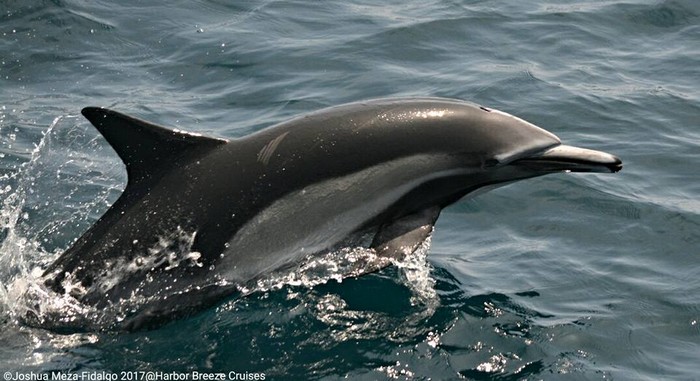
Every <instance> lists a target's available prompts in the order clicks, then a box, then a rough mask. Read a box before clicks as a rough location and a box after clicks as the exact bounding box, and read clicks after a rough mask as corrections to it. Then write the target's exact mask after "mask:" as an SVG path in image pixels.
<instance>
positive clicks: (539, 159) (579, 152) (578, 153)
mask: <svg viewBox="0 0 700 381" xmlns="http://www.w3.org/2000/svg"><path fill="white" fill-rule="evenodd" d="M514 164H517V165H522V166H526V167H530V168H533V169H537V170H542V171H552V172H558V171H570V172H608V173H615V172H619V171H620V170H622V160H620V158H618V157H617V156H615V155H611V154H609V153H606V152H601V151H595V150H591V149H587V148H579V147H572V146H567V145H558V146H556V147H552V148H549V149H547V150H545V151H543V152H540V153H537V154H535V155H532V156H528V157H525V158H522V159H519V160H516V161H515V162H514Z"/></svg>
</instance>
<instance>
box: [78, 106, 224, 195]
mask: <svg viewBox="0 0 700 381" xmlns="http://www.w3.org/2000/svg"><path fill="white" fill-rule="evenodd" d="M82 114H83V115H84V116H85V117H86V118H87V119H88V120H89V121H90V122H91V123H92V124H93V125H94V126H95V128H97V130H98V131H100V134H102V136H104V138H105V139H106V140H107V142H108V143H109V144H110V145H111V146H112V148H113V149H114V150H115V151H116V152H117V155H119V157H120V158H121V159H122V161H123V162H124V164H125V165H126V170H127V173H128V175H129V183H133V182H138V181H142V180H146V179H149V178H152V177H153V176H154V174H155V173H161V172H162V170H163V168H165V165H172V164H171V163H173V162H176V161H178V160H179V159H180V158H183V157H185V156H187V155H190V154H196V153H197V152H202V151H205V150H208V149H212V148H214V147H217V146H219V145H221V144H225V143H226V142H227V141H226V140H224V139H217V138H210V137H206V136H201V135H198V134H193V133H187V132H183V131H179V130H171V129H168V128H165V127H161V126H158V125H155V124H152V123H148V122H146V121H143V120H140V119H136V118H134V117H131V116H128V115H124V114H121V113H118V112H116V111H112V110H109V109H106V108H99V107H86V108H84V109H83V110H82Z"/></svg>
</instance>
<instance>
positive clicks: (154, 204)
mask: <svg viewBox="0 0 700 381" xmlns="http://www.w3.org/2000/svg"><path fill="white" fill-rule="evenodd" d="M82 114H83V115H84V116H85V117H86V118H87V119H88V120H89V121H90V122H91V123H92V124H93V125H94V126H95V128H97V130H98V131H99V132H100V133H101V134H102V136H104V138H105V139H106V140H107V142H108V143H109V144H110V145H111V146H112V148H113V149H114V150H115V151H116V153H117V154H118V155H119V157H120V158H121V160H122V161H123V162H124V164H125V166H126V171H127V174H128V182H127V185H126V188H125V189H124V191H123V193H122V195H121V196H120V197H119V198H118V200H117V201H116V202H115V203H114V204H113V205H112V206H111V207H110V208H109V209H108V210H107V212H106V213H105V214H104V215H103V216H102V217H101V218H100V219H99V220H98V221H97V222H96V223H95V224H94V225H93V226H92V227H91V228H89V230H87V232H85V233H84V234H83V235H82V236H81V237H80V238H78V239H77V241H76V242H75V243H74V244H73V245H72V246H71V247H70V248H68V249H67V250H66V251H65V252H64V253H63V254H62V255H61V256H60V257H59V258H58V259H57V260H56V261H55V262H53V263H52V264H51V265H50V266H49V267H48V268H47V269H46V270H45V272H44V274H43V279H44V283H45V285H46V286H48V287H49V288H50V289H52V290H53V291H55V292H58V293H61V294H70V295H72V296H73V297H75V298H77V299H78V300H79V301H80V302H81V303H83V304H85V305H88V306H93V307H94V308H97V309H104V308H109V307H110V306H115V305H118V304H119V303H123V302H128V301H140V302H135V303H134V305H136V306H137V307H135V308H133V309H132V310H129V311H128V313H126V316H125V318H124V319H123V321H122V322H121V323H120V324H121V325H119V326H118V328H119V329H124V330H135V329H144V328H152V327H156V326H158V325H160V324H162V323H164V322H167V321H169V320H172V319H175V318H178V317H181V316H185V315H188V314H192V313H194V312H197V311H199V310H202V309H204V308H206V307H208V306H211V305H214V304H215V303H217V302H219V301H221V300H222V299H223V298H225V297H228V296H230V295H232V294H234V293H235V292H236V290H237V289H238V288H237V287H239V286H241V285H246V284H250V283H251V282H254V281H256V280H258V279H260V278H261V277H262V276H263V275H264V274H267V273H269V272H272V271H275V270H280V269H284V268H286V267H290V266H292V265H293V264H294V263H298V262H299V261H300V260H301V259H303V258H305V257H307V256H308V255H313V254H315V253H321V252H323V251H327V250H329V249H332V248H336V247H342V245H344V244H346V243H347V242H350V240H352V239H353V238H354V237H358V236H359V235H360V234H369V236H370V238H371V242H369V241H368V245H369V247H370V248H373V249H374V250H376V252H377V254H378V255H379V256H383V257H388V258H403V257H405V256H406V255H411V253H413V252H414V251H415V250H416V248H417V247H419V246H420V244H421V243H422V242H423V241H424V240H425V239H426V238H427V237H428V235H429V234H430V232H431V231H432V228H433V225H434V224H435V221H436V220H437V218H438V216H439V214H440V211H441V210H442V209H443V208H445V207H447V206H448V205H450V204H453V203H455V202H456V201H458V200H460V199H461V198H463V197H465V196H470V195H474V194H476V193H478V192H480V191H484V190H487V189H491V188H494V187H497V186H501V185H504V184H507V183H510V182H513V181H517V180H522V179H527V178H532V177H536V176H541V175H546V174H550V173H556V172H608V173H612V172H617V171H619V170H620V169H621V168H622V162H621V161H620V159H618V158H617V157H615V156H613V155H611V154H608V153H604V152H599V151H594V150H589V149H583V148H577V147H572V146H567V145H563V144H561V141H560V140H559V139H558V138H557V137H556V136H555V135H553V134H552V133H550V132H547V131H545V130H544V129H542V128H540V127H537V126H535V125H534V124H531V123H529V122H527V121H525V120H523V119H520V118H517V117H515V116H512V115H510V114H507V113H505V112H501V111H498V110H495V109H491V108H487V107H483V106H479V105H477V104H473V103H469V102H465V101H461V100H455V99H444V98H389V99H377V100H370V101H365V102H357V103H350V104H346V105H341V106H336V107H330V108H326V109H323V110H320V111H316V112H312V113H310V114H306V115H303V116H300V117H297V118H295V119H292V120H289V121H287V122H283V123H280V124H277V125H274V126H272V127H269V128H266V129H263V130H261V131H259V132H256V133H253V134H251V135H248V136H244V137H242V138H237V139H221V138H213V137H206V136H202V135H200V134H195V133H190V132H185V131H181V130H174V129H168V128H165V127H161V126H158V125H155V124H152V123H149V122H146V121H143V120H140V119H137V118H134V117H131V116H127V115H124V114H121V113H119V112H116V111H112V110H108V109H105V108H97V107H87V108H85V109H83V110H82Z"/></svg>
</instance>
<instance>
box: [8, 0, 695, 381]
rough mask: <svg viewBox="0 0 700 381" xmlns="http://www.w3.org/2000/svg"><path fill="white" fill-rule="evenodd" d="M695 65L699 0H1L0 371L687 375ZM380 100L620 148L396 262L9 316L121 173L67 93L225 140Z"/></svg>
mask: <svg viewBox="0 0 700 381" xmlns="http://www.w3.org/2000/svg"><path fill="white" fill-rule="evenodd" d="M698 68H700V3H699V2H697V1H696V0H677V1H660V0H653V1H652V0H627V1H605V0H600V1H587V2H582V1H565V0H552V1H527V2H526V1H515V0H510V1H499V2H495V1H456V0H433V1H413V0H408V1H383V2H369V1H366V0H361V1H336V0H330V1H324V2H309V1H237V2H234V1H230V2H229V1H222V0H211V1H209V0H198V1H136V0H124V1H119V2H116V1H114V2H108V1H91V2H85V1H78V0H53V1H39V0H23V1H15V0H6V1H2V2H0V314H1V315H0V316H1V317H0V371H2V372H3V374H4V373H5V372H7V371H9V372H11V374H12V375H13V376H17V375H19V376H26V375H32V374H47V372H51V371H55V372H58V373H57V374H78V372H83V371H85V372H88V373H87V374H93V375H95V374H103V373H99V372H110V373H111V372H114V373H117V374H118V375H120V376H122V375H123V376H124V377H123V378H122V379H124V380H126V381H132V380H131V379H126V378H125V377H127V376H128V375H129V374H131V373H126V374H121V372H134V371H154V372H183V373H182V374H187V375H189V376H190V377H191V376H192V374H194V373H192V372H194V371H197V372H224V373H225V374H226V375H230V374H229V373H228V372H238V373H239V374H244V375H245V374H248V375H250V374H256V373H257V374H263V373H264V374H265V377H266V378H265V379H275V380H276V379H285V380H286V379H324V380H336V379H346V378H347V379H364V380H376V379H407V380H427V379H432V380H442V379H469V380H523V379H528V380H529V379H532V380H536V379H547V380H548V379H564V380H611V379H612V380H661V379H676V380H693V379H700V324H699V323H698V320H700V201H699V199H700V170H698V168H700V125H699V122H698V121H700V73H699V72H698ZM386 96H442V97H452V98H459V99H465V100H470V101H474V102H477V103H480V104H484V105H486V106H489V107H494V108H497V109H500V110H503V111H506V112H509V113H512V114H514V115H518V116H520V117H522V118H524V119H526V120H529V121H531V122H533V123H535V124H537V125H540V126H542V127H544V128H546V129H547V130H549V131H551V132H553V133H555V134H557V135H558V136H559V137H561V138H562V140H563V141H564V142H566V143H568V144H572V145H577V146H584V147H589V148H594V149H598V150H603V151H608V152H611V153H614V154H617V155H618V156H620V157H621V158H622V160H623V161H624V164H625V167H624V169H623V171H622V172H620V173H618V174H615V175H605V174H600V175H599V174H559V175H551V176H546V177H542V178H537V179H533V180H527V181H523V182H518V183H515V184H512V185H510V186H508V187H504V188H501V189H498V190H495V191H492V192H490V193H486V194H483V195H480V196H478V197H476V198H473V199H468V200H463V201H461V202H459V203H457V204H455V205H453V206H452V207H450V208H448V209H446V210H444V211H443V213H442V215H441V218H440V219H439V221H438V223H437V225H436V228H435V231H434V234H433V235H432V238H431V242H430V246H429V248H428V247H427V245H426V247H425V248H424V250H422V252H421V254H422V255H421V256H419V257H418V258H415V259H414V260H413V261H409V262H408V263H403V264H401V265H400V266H393V267H389V268H386V269H384V270H382V271H379V272H375V273H372V274H368V275H365V276H361V277H357V278H345V279H341V278H339V277H338V276H337V275H338V274H337V273H334V272H333V271H332V270H327V271H326V272H322V273H321V274H312V275H313V276H311V278H313V279H310V278H308V277H304V276H302V275H305V274H303V273H293V274H288V275H290V276H289V277H286V278H284V277H278V278H274V277H273V278H270V279H267V280H266V281H267V283H265V282H263V283H265V284H263V285H261V286H260V287H258V288H257V289H256V290H253V292H252V293H251V294H249V295H248V296H246V297H241V298H232V299H230V300H227V301H225V302H223V303H222V304H220V305H218V306H216V307H214V308H211V309H209V310H207V311H205V312H203V313H201V314H199V315H196V316H194V317H191V318H188V319H184V320H179V321H175V322H172V323H170V324H168V325H165V326H163V327H161V328H159V329H156V330H152V331H145V332H136V333H115V332H76V331H66V330H63V331H61V330H58V331H57V330H48V329H43V328H34V327H32V326H30V325H27V324H26V323H24V322H23V320H22V319H21V318H20V315H21V313H22V311H26V310H27V309H28V308H32V306H31V305H27V302H26V300H25V299H24V298H23V297H22V293H23V291H26V290H27V289H31V287H32V284H33V282H35V277H36V275H37V274H38V273H40V272H41V268H42V267H44V266H46V265H47V264H48V263H50V262H51V261H52V260H53V259H55V258H56V257H57V256H58V255H59V254H60V253H61V252H62V251H63V250H65V249H66V248H67V247H68V246H69V245H70V244H71V242H73V241H74V240H75V239H76V238H77V237H78V236H79V235H80V234H81V233H82V232H83V231H85V230H86V229H87V228H88V227H89V226H90V225H91V223H92V222H94V221H95V220H96V219H97V218H99V216H100V215H101V214H102V213H103V212H104V211H105V210H106V209H107V208H108V207H109V205H111V203H112V202H113V201H114V200H115V199H116V198H117V197H118V196H119V194H120V192H121V191H122V189H123V187H124V186H125V183H126V174H125V172H124V168H123V165H122V164H121V163H120V161H119V159H118V158H117V156H116V154H114V153H113V151H112V150H111V149H110V147H109V146H108V145H107V144H106V142H105V141H104V140H103V139H102V138H101V137H100V136H99V135H98V134H97V132H96V131H95V130H94V128H93V127H92V126H91V125H90V124H89V123H88V122H87V121H86V120H85V119H83V118H82V117H81V116H79V111H80V109H81V108H82V107H85V106H108V107H111V108H114V109H117V110H119V111H122V112H125V113H128V114H132V115H136V116H138V117H141V118H143V119H146V120H150V121H153V122H156V123H158V124H161V125H165V126H171V127H173V128H180V129H184V130H189V131H194V132H199V133H202V134H208V135H214V136H220V137H226V138H235V137H239V136H244V135H246V134H249V133H251V132H253V131H257V130H259V129H262V128H264V127H266V126H269V125H272V124H274V123H277V122H280V121H284V120H286V119H288V118H290V117H292V116H295V115H298V114H302V113H305V112H309V111H313V110H317V109H320V108H322V107H326V106H331V105H337V104H341V103H345V102H350V101H357V100H362V99H369V98H377V97H386ZM346 254H347V253H336V255H338V256H339V257H336V258H330V259H331V260H333V259H337V260H340V259H342V258H341V257H342V256H343V255H346ZM299 271H301V270H299ZM295 276H296V277H295ZM54 299H55V298H54ZM64 302H65V301H63V300H57V299H56V300H51V299H50V298H49V299H45V300H43V303H46V304H50V305H52V306H53V308H54V310H55V311H56V312H57V313H61V311H64V310H66V309H68V308H70V307H71V306H66V305H65V304H62V303H64ZM73 307H75V306H73ZM32 372H34V373H32ZM246 372H247V373H246ZM131 375H133V374H131ZM136 375H137V376H138V375H139V374H138V373H137V374H136ZM190 379H191V378H190ZM149 381H152V379H151V380H149Z"/></svg>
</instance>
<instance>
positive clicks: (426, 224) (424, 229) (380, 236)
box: [372, 206, 441, 260]
mask: <svg viewBox="0 0 700 381" xmlns="http://www.w3.org/2000/svg"><path fill="white" fill-rule="evenodd" d="M440 210H441V208H440V207H438V206H433V207H430V208H427V209H423V210H421V211H420V212H417V213H413V214H409V215H407V216H404V217H401V218H399V219H397V220H394V221H392V222H391V223H389V224H385V225H384V226H382V227H381V229H380V230H379V232H378V233H377V235H375V236H374V240H373V241H372V248H374V249H375V250H376V252H377V254H378V255H379V256H382V257H388V258H395V259H399V260H400V259H403V258H405V257H406V256H407V255H410V254H412V253H413V252H414V251H416V249H417V248H418V247H419V246H420V245H421V244H422V243H423V241H425V239H426V238H428V236H429V235H430V233H431V232H432V231H433V225H434V224H435V221H436V220H437V218H438V216H439V215H440Z"/></svg>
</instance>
